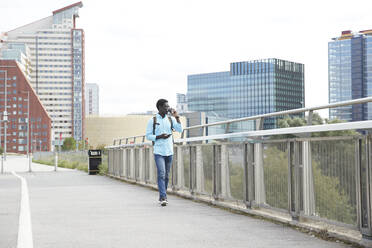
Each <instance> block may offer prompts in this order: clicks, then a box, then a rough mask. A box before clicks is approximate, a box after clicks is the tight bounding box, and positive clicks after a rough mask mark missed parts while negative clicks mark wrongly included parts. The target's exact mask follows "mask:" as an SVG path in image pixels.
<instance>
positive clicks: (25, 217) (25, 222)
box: [12, 171, 34, 248]
mask: <svg viewBox="0 0 372 248" xmlns="http://www.w3.org/2000/svg"><path fill="white" fill-rule="evenodd" d="M12 174H13V175H14V176H15V177H18V178H19V179H20V180H21V182H22V185H21V192H22V195H21V211H20V212H19V226H18V241H17V248H33V246H34V245H33V239H32V228H31V214H30V198H29V196H28V187H27V182H26V179H24V178H23V177H21V176H19V175H17V174H16V173H15V172H14V171H12Z"/></svg>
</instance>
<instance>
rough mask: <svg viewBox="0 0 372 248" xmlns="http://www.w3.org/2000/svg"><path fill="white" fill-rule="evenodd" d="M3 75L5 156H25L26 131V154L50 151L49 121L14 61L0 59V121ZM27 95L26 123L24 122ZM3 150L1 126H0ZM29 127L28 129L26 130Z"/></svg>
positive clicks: (2, 128)
mask: <svg viewBox="0 0 372 248" xmlns="http://www.w3.org/2000/svg"><path fill="white" fill-rule="evenodd" d="M5 71H6V73H7V106H8V107H7V112H8V122H7V149H6V150H7V152H14V153H23V154H25V153H26V152H27V130H28V133H29V135H30V143H29V149H30V150H29V151H32V152H35V151H50V150H51V118H50V116H49V115H48V113H47V112H46V110H45V108H44V106H43V105H42V103H41V102H40V99H39V98H38V96H37V95H36V93H35V91H34V90H33V88H32V87H31V85H30V82H29V81H28V80H27V78H26V77H25V75H24V74H23V72H22V70H21V68H20V66H19V64H18V63H17V62H16V61H15V60H1V59H0V120H3V113H4V110H5V108H4V105H5V88H4V87H5ZM28 94H29V98H30V100H29V103H30V106H29V109H30V122H28V121H27V120H28V119H27V114H28V100H27V97H28V96H27V95H28ZM0 124H1V125H0V126H1V136H0V138H1V141H0V145H1V147H2V148H4V122H3V121H1V122H0ZM28 124H29V126H28Z"/></svg>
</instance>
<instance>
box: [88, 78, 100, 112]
mask: <svg viewBox="0 0 372 248" xmlns="http://www.w3.org/2000/svg"><path fill="white" fill-rule="evenodd" d="M85 115H87V116H88V115H99V86H98V84H85Z"/></svg>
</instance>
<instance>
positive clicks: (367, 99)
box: [113, 97, 372, 146]
mask: <svg viewBox="0 0 372 248" xmlns="http://www.w3.org/2000/svg"><path fill="white" fill-rule="evenodd" d="M367 102H372V97H365V98H359V99H355V100H350V101H343V102H337V103H331V104H326V105H320V106H315V107H309V108H299V109H291V110H285V111H279V112H273V113H267V114H261V115H255V116H249V117H243V118H238V119H232V120H226V121H219V122H213V123H207V124H202V125H195V126H191V127H185V128H183V132H185V131H186V130H190V129H195V128H205V127H210V126H217V125H224V124H231V123H235V122H242V121H249V120H258V119H264V118H268V117H274V116H283V115H290V114H298V113H304V112H312V111H315V110H321V109H327V108H336V107H342V106H348V105H354V104H362V103H367ZM354 123H355V122H354ZM327 126H329V125H327ZM307 128H308V127H307ZM282 129H283V128H280V129H272V130H275V131H274V132H275V134H279V133H277V132H278V130H282ZM354 129H355V128H354ZM265 131H268V130H265ZM316 132H318V131H316ZM243 133H246V132H243ZM243 133H235V135H237V134H240V135H241V134H243ZM249 133H251V132H249ZM222 135H224V134H222ZM235 135H233V137H237V136H235ZM268 135H269V134H268ZM220 136H221V135H213V136H206V137H204V138H203V139H198V140H189V139H194V138H189V139H182V141H180V142H188V141H201V140H210V139H219V138H218V137H220ZM238 136H239V135H238ZM257 136H262V135H257ZM207 137H209V138H207ZM212 137H214V138H212ZM224 137H225V138H231V137H228V136H224ZM137 138H141V139H142V143H139V144H147V143H146V142H145V138H146V135H138V136H131V137H125V138H118V139H114V142H113V145H114V146H115V145H122V141H123V140H125V144H128V141H130V140H133V143H135V141H136V139H137ZM198 138H200V137H198ZM117 142H118V144H117ZM175 142H177V141H176V140H175ZM139 144H138V145H139Z"/></svg>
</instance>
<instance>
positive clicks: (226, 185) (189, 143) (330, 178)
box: [107, 98, 372, 238]
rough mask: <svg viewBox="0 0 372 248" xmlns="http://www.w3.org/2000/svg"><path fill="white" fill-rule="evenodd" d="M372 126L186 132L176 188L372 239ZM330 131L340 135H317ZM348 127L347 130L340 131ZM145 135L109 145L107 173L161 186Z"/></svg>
mask: <svg viewBox="0 0 372 248" xmlns="http://www.w3.org/2000/svg"><path fill="white" fill-rule="evenodd" d="M371 100H372V98H367V100H366V101H371ZM354 103H360V101H352V103H350V104H354ZM342 104H344V105H345V103H342ZM332 106H333V107H337V106H338V105H337V104H333V105H332ZM307 110H308V111H312V109H307ZM311 114H312V113H311ZM265 116H266V115H265ZM268 116H269V115H268ZM258 118H259V121H260V122H261V123H262V121H263V117H260V116H259V117H258ZM309 119H311V118H309ZM242 120H243V121H246V119H242ZM221 124H224V125H225V124H226V123H225V122H223V123H222V122H221ZM208 125H209V124H208ZM259 126H260V125H259V123H258V125H257V126H256V127H259ZM198 128H200V127H198ZM189 129H190V128H189ZM371 129H372V121H361V122H353V123H338V124H328V125H317V126H315V125H314V126H305V127H294V128H282V129H275V130H259V129H258V130H256V131H249V132H241V133H226V134H218V135H214V136H213V135H212V136H201V137H192V138H181V139H178V140H175V142H176V143H175V145H174V158H173V166H172V169H171V173H170V174H171V175H170V176H171V178H170V188H171V190H173V191H174V192H176V193H182V194H189V195H190V196H192V197H195V198H200V199H203V198H205V197H209V199H212V200H213V201H215V202H225V203H234V204H235V203H236V204H238V205H239V206H241V205H243V206H245V207H246V208H255V209H256V208H263V209H271V210H272V211H279V212H287V213H288V214H289V215H290V216H291V217H292V219H293V220H296V221H302V220H303V219H314V220H317V221H323V222H327V223H332V224H336V225H340V226H343V227H346V228H350V229H354V230H360V232H361V234H362V236H363V237H366V238H372V228H371V226H372V223H371V222H372V217H371V216H372V208H371V199H372V182H371V181H372V178H371V175H372V145H371V144H372V134H371V131H370V130H371ZM350 130H354V132H353V134H352V135H350V132H349V131H350ZM324 131H337V132H338V135H341V136H330V137H318V136H319V133H322V132H324ZM343 131H348V132H344V136H342V135H343V133H342V132H343ZM315 133H316V134H317V135H315V136H316V137H312V134H315ZM278 135H281V136H280V137H281V138H278V137H279V136H278ZM283 135H287V136H286V137H295V138H283ZM320 136H322V135H320ZM141 137H142V136H141ZM237 138H238V139H237ZM128 139H130V138H128ZM128 139H126V140H128ZM118 140H119V141H120V142H119V143H121V140H122V139H118ZM237 140H239V141H237ZM141 141H142V143H135V144H129V143H128V142H123V144H118V142H117V141H115V142H114V145H113V146H108V147H107V148H108V151H109V152H108V168H109V169H108V171H109V175H111V176H115V177H119V178H124V179H126V180H130V181H136V182H139V183H141V184H148V185H151V186H156V167H155V162H154V158H153V155H152V153H153V150H152V145H151V143H149V142H147V143H146V142H144V139H141Z"/></svg>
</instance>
